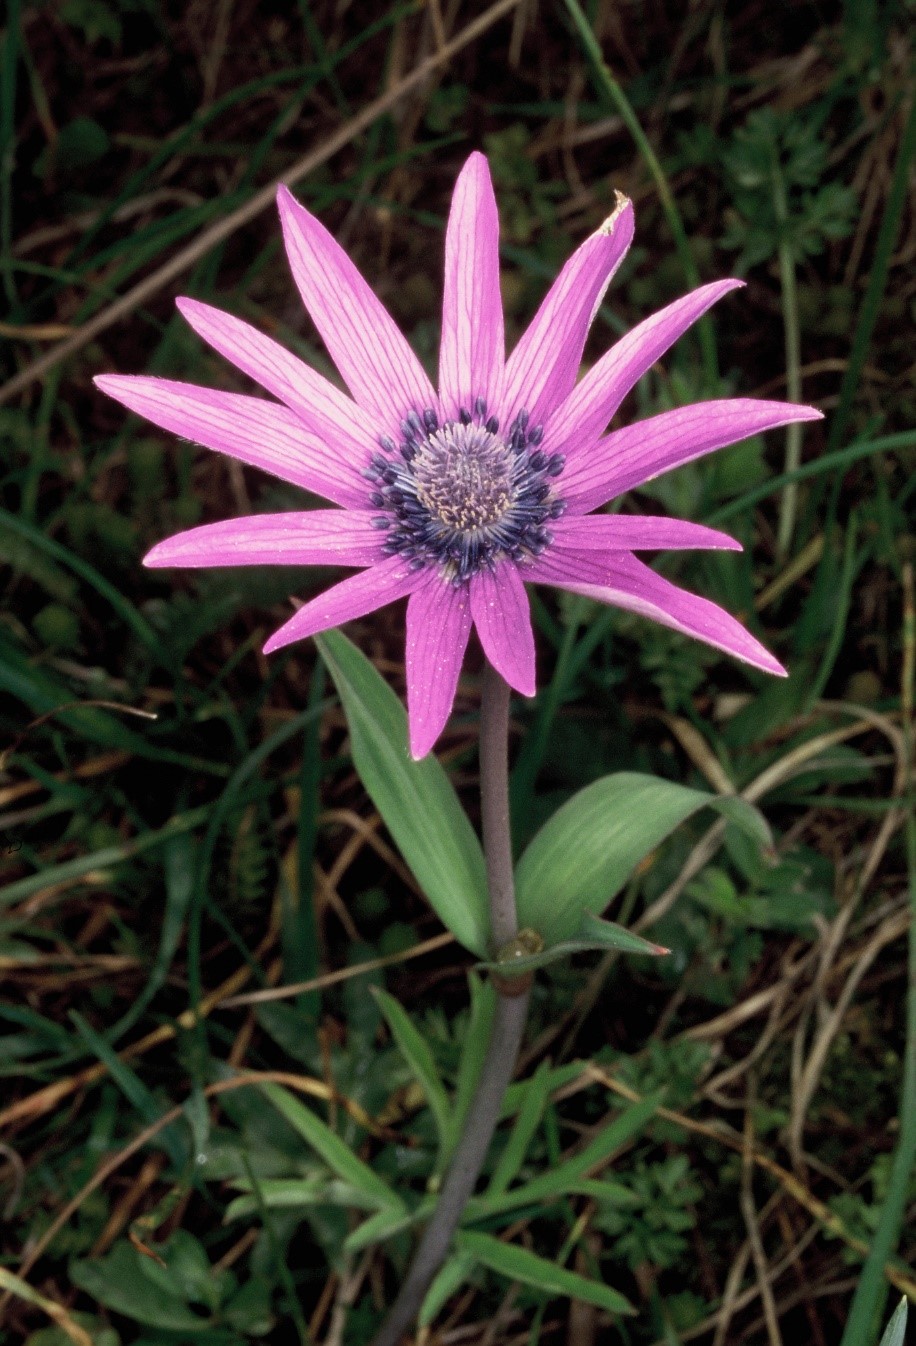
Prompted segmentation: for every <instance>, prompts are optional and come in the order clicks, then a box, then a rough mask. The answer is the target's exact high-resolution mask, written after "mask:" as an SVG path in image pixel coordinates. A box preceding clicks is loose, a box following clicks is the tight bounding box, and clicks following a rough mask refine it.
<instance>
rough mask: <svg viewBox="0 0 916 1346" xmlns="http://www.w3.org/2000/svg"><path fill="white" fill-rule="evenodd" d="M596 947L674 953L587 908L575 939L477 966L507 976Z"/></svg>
mask: <svg viewBox="0 0 916 1346" xmlns="http://www.w3.org/2000/svg"><path fill="white" fill-rule="evenodd" d="M594 949H604V950H607V949H616V950H617V951H618V952H619V953H641V954H647V955H649V956H650V957H652V958H658V957H659V956H660V955H662V954H666V953H670V949H666V948H665V947H664V945H662V944H653V943H652V942H651V940H648V939H643V937H642V935H637V934H634V933H633V931H632V930H627V929H625V927H624V926H622V925H617V924H616V923H615V922H614V921H602V920H601V918H600V916H593V915H592V914H591V912H588V911H587V912H585V913H584V915H583V917H582V922H581V924H580V926H579V930H578V933H577V935H576V937H575V938H574V939H564V940H561V941H560V943H559V944H551V945H550V946H549V948H546V949H542V950H541V952H540V953H530V954H522V955H520V956H519V957H517V958H515V957H513V958H511V959H503V960H502V961H501V962H496V963H478V964H477V966H478V967H480V968H483V969H485V970H486V971H488V972H497V973H502V975H503V976H520V975H521V974H522V973H523V972H536V971H537V970H538V968H542V967H547V966H548V964H549V963H556V962H557V961H558V959H560V958H568V957H569V955H570V954H573V953H590V952H592V951H593V950H594Z"/></svg>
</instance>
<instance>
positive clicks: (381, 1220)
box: [343, 1201, 433, 1253]
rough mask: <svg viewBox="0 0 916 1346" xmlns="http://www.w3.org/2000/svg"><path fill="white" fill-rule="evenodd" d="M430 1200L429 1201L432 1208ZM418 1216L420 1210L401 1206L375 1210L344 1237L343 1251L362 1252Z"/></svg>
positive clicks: (406, 1225)
mask: <svg viewBox="0 0 916 1346" xmlns="http://www.w3.org/2000/svg"><path fill="white" fill-rule="evenodd" d="M432 1204H433V1203H432V1201H430V1203H429V1207H430V1210H431V1209H432ZM419 1218H420V1212H419V1210H417V1211H407V1210H406V1209H405V1208H404V1207H403V1206H402V1207H401V1209H400V1210H395V1209H394V1208H393V1207H391V1206H389V1207H388V1208H387V1209H386V1210H380V1211H376V1213H375V1214H374V1215H370V1216H369V1218H368V1220H363V1222H362V1224H361V1225H359V1226H358V1228H356V1229H354V1230H353V1233H352V1234H348V1235H347V1237H346V1238H345V1239H344V1243H343V1250H344V1252H345V1253H358V1252H362V1250H363V1249H364V1248H371V1247H372V1245H373V1244H375V1243H382V1242H383V1241H384V1240H385V1239H387V1238H391V1237H392V1236H393V1235H394V1234H400V1233H401V1231H402V1230H404V1229H409V1228H410V1226H411V1225H412V1224H413V1223H414V1221H415V1220H417V1219H419Z"/></svg>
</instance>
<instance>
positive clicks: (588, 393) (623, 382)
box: [551, 280, 744, 464]
mask: <svg viewBox="0 0 916 1346" xmlns="http://www.w3.org/2000/svg"><path fill="white" fill-rule="evenodd" d="M743 284H744V281H743V280H719V281H715V282H714V283H713V284H712V285H702V286H700V288H699V289H698V290H693V291H692V292H691V293H690V294H687V295H684V297H683V298H682V299H678V300H676V301H675V302H674V303H673V304H669V305H668V307H667V308H663V309H660V310H659V312H658V313H653V315H652V317H651V318H646V320H645V322H641V323H639V325H638V326H637V327H634V328H633V330H632V331H631V332H628V333H627V334H626V336H624V337H621V339H620V340H619V341H618V342H616V343H615V345H613V346H612V347H611V349H610V350H609V351H608V352H607V354H606V355H603V356H602V357H601V359H600V360H599V361H598V363H597V364H596V365H593V366H592V368H591V369H590V370H589V371H588V373H587V374H586V375H585V377H584V378H583V379H582V381H581V382H580V383H578V384H576V386H575V388H573V390H572V392H571V393H570V395H569V397H567V399H566V401H565V402H564V403H563V405H562V406H561V407H560V408H559V409H558V410H557V413H556V420H555V421H554V425H555V427H556V430H555V432H554V435H552V436H551V450H552V451H553V452H554V453H562V454H565V455H566V460H567V463H569V464H572V463H573V462H575V461H576V454H577V453H587V452H588V450H589V449H590V448H591V446H592V444H593V443H594V441H595V440H596V439H597V438H598V436H599V435H600V434H601V432H602V430H604V429H605V427H606V426H607V424H608V422H609V421H610V420H611V417H612V416H613V415H614V413H615V412H616V410H617V408H618V407H619V406H620V404H621V402H622V401H623V399H624V398H625V397H626V395H627V393H628V392H629V391H630V390H631V388H633V387H635V385H636V384H637V383H638V382H639V380H640V379H641V378H642V376H643V374H645V373H646V372H647V370H649V369H651V368H652V366H653V365H654V364H655V362H656V361H657V360H659V359H661V357H662V356H663V355H664V353H665V351H667V350H668V349H669V348H670V347H671V346H673V345H674V343H675V342H676V341H677V340H678V339H679V338H680V337H682V336H683V334H684V333H685V332H686V331H687V329H688V328H689V327H691V326H692V325H693V323H695V322H696V321H697V319H698V318H701V317H702V316H703V314H704V313H705V312H706V311H707V310H708V309H710V308H712V306H713V304H715V303H716V301H717V300H719V299H721V298H722V296H723V295H726V294H728V292H729V291H730V290H735V289H738V288H740V286H742V285H743ZM557 431H559V434H557ZM554 439H556V442H554Z"/></svg>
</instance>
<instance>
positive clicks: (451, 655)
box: [405, 573, 471, 760]
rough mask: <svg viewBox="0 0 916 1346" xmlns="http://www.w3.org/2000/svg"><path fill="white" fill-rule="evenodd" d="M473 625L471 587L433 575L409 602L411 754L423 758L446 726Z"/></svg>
mask: <svg viewBox="0 0 916 1346" xmlns="http://www.w3.org/2000/svg"><path fill="white" fill-rule="evenodd" d="M470 630H471V605H470V602H469V600H468V592H467V586H464V587H462V588H460V589H456V588H455V586H454V585H452V584H446V583H444V582H443V581H442V580H441V579H440V577H439V575H438V574H436V573H432V574H429V576H428V578H427V579H426V580H425V581H424V583H423V584H422V585H421V586H420V587H419V588H418V589H415V590H414V592H413V593H412V594H411V595H410V600H409V602H408V604H407V638H406V643H405V654H406V668H407V716H408V721H409V724H410V755H411V757H413V758H414V760H418V759H419V758H421V757H425V756H426V754H427V753H428V752H429V751H430V749H431V748H432V746H433V744H434V743H435V741H436V739H437V738H438V737H439V735H440V734H441V733H442V730H443V729H444V728H445V722H446V720H447V719H448V717H449V715H450V714H451V709H452V703H453V702H454V700H455V689H456V687H457V686H458V674H459V673H460V672H461V664H462V660H463V659H464V651H465V649H466V648H467V643H468V635H469V634H470Z"/></svg>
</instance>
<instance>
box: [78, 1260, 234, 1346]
mask: <svg viewBox="0 0 916 1346" xmlns="http://www.w3.org/2000/svg"><path fill="white" fill-rule="evenodd" d="M146 1263H148V1265H145V1264H146ZM154 1269H155V1271H157V1272H159V1273H160V1274H159V1276H157V1277H154V1275H153V1271H154ZM163 1271H166V1269H165V1268H160V1267H159V1266H158V1263H156V1262H153V1261H151V1260H150V1259H148V1258H141V1256H140V1254H139V1253H137V1252H135V1251H134V1249H133V1248H131V1247H130V1245H129V1244H127V1243H116V1244H115V1246H114V1247H113V1248H112V1250H111V1252H110V1253H109V1254H108V1256H107V1257H103V1258H100V1259H98V1260H96V1261H79V1262H73V1263H71V1266H70V1279H71V1280H72V1281H73V1283H74V1285H77V1286H79V1288H80V1289H81V1290H84V1291H85V1292H86V1294H87V1295H90V1296H91V1297H92V1298H93V1299H96V1300H98V1302H99V1303H100V1304H104V1305H105V1307H106V1308H109V1309H113V1310H114V1311H115V1312H116V1313H123V1314H124V1315H125V1317H127V1318H131V1319H132V1320H133V1321H134V1322H135V1323H145V1324H146V1325H147V1326H149V1327H157V1328H160V1329H171V1330H172V1331H175V1332H183V1333H187V1332H198V1331H201V1330H202V1329H204V1328H206V1326H207V1323H208V1320H207V1319H206V1318H204V1317H202V1316H201V1315H199V1314H197V1313H195V1312H194V1311H193V1310H192V1309H191V1308H189V1307H188V1304H187V1302H186V1299H185V1297H184V1295H183V1293H182V1290H181V1287H180V1284H179V1282H178V1281H177V1280H176V1279H174V1278H169V1276H168V1272H167V1271H166V1275H165V1277H163V1276H162V1275H161V1273H162V1272H163ZM163 1281H166V1283H165V1284H164V1283H163Z"/></svg>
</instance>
